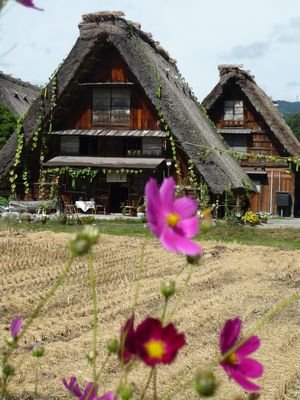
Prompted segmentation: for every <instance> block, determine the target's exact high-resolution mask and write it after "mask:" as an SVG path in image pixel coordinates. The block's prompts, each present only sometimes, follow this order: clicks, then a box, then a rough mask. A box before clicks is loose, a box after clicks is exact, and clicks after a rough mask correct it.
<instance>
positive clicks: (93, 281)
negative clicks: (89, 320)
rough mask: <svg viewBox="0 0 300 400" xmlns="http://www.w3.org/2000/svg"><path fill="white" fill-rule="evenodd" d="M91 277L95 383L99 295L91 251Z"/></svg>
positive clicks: (95, 374)
mask: <svg viewBox="0 0 300 400" xmlns="http://www.w3.org/2000/svg"><path fill="white" fill-rule="evenodd" d="M88 257H89V275H90V289H91V297H92V303H93V342H92V343H93V344H92V346H93V364H92V365H93V382H96V380H97V369H96V363H97V323H98V316H97V293H96V277H95V270H94V262H93V253H92V252H91V251H89V253H88Z"/></svg>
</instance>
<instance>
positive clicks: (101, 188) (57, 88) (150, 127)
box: [0, 12, 252, 211]
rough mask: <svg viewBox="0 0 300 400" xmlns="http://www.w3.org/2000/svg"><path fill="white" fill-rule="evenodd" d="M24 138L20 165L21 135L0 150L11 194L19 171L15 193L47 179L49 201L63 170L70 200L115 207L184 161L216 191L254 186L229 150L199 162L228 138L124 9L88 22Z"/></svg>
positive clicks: (29, 118) (33, 111) (2, 177)
mask: <svg viewBox="0 0 300 400" xmlns="http://www.w3.org/2000/svg"><path fill="white" fill-rule="evenodd" d="M22 135H23V138H24V147H23V149H22V157H21V158H22V160H21V162H20V163H19V164H18V168H17V169H15V168H14V167H15V165H14V160H15V155H16V151H17V148H18V142H19V137H18V133H17V132H15V133H14V134H13V135H12V137H11V138H10V140H9V141H8V142H7V144H6V145H5V147H4V148H3V150H2V151H1V152H0V189H2V188H7V186H8V185H9V184H10V183H9V182H10V181H11V180H12V179H11V176H10V174H11V173H12V176H13V180H14V182H15V184H16V189H15V185H11V187H14V189H13V190H14V192H16V194H17V195H19V196H20V197H22V196H24V193H25V191H26V190H27V188H28V183H29V187H30V189H32V188H34V190H33V191H32V196H33V197H35V198H36V197H37V196H38V193H39V184H41V183H42V184H43V190H42V192H44V194H46V195H47V194H48V193H49V192H50V191H51V187H52V186H51V185H48V184H49V183H51V182H50V178H51V179H52V180H55V182H57V174H59V175H60V187H59V188H58V191H61V192H63V193H66V192H68V193H66V194H68V195H69V197H70V200H71V201H72V202H74V200H77V199H78V198H81V197H89V198H94V199H96V198H97V197H101V198H102V199H103V198H104V197H105V198H106V201H107V202H108V206H107V207H106V210H108V211H109V210H110V211H117V210H120V205H121V203H124V201H126V199H129V198H130V196H131V195H132V196H133V195H134V196H136V195H141V194H143V191H144V186H145V183H146V181H147V180H148V179H149V177H150V176H154V177H155V178H156V179H157V180H158V182H159V183H160V182H161V181H162V179H163V178H164V177H166V176H170V175H173V176H175V178H176V172H175V165H176V169H177V165H179V166H180V171H181V174H180V175H181V176H180V178H183V180H184V178H186V177H187V174H188V171H189V169H188V161H189V160H190V161H191V162H192V164H193V166H194V173H195V176H196V178H197V179H199V181H200V180H201V181H204V182H206V183H207V185H208V187H209V190H210V192H211V193H212V194H213V195H219V194H221V193H222V192H223V191H224V189H225V188H229V189H232V190H233V191H235V192H236V193H238V192H239V191H242V190H244V182H245V181H248V183H249V184H250V186H251V185H252V184H251V181H250V180H249V178H248V176H247V175H246V174H245V173H244V171H243V170H242V169H241V168H240V166H239V164H238V163H237V162H236V161H235V160H234V159H233V158H232V157H231V156H230V155H229V154H226V153H225V154H223V155H222V156H221V155H220V154H219V153H217V152H213V153H211V154H209V155H208V156H207V158H206V159H205V160H202V159H201V158H200V157H199V146H201V144H202V143H205V145H206V146H208V147H213V146H218V147H219V148H221V149H225V145H224V142H223V141H222V140H221V139H220V137H219V135H218V134H217V133H216V131H215V129H214V128H213V127H212V125H211V124H210V122H209V121H208V119H207V117H206V115H204V113H203V112H202V110H201V108H200V107H199V105H198V102H197V100H196V99H195V96H194V95H193V93H192V90H191V88H190V87H189V85H188V84H187V82H186V81H185V80H184V79H183V78H182V77H181V75H180V73H179V71H178V68H177V66H176V61H175V60H174V59H172V58H171V57H170V55H169V54H168V52H167V51H166V50H164V49H163V48H162V46H161V45H159V43H158V42H156V41H154V40H153V39H152V37H151V35H149V34H147V33H146V32H143V31H142V30H141V28H140V26H139V25H135V24H133V23H132V22H131V21H127V20H126V19H125V18H123V17H122V16H121V15H120V13H114V12H99V13H93V14H87V15H84V16H83V21H82V22H81V23H80V25H79V38H78V39H77V41H76V43H75V45H74V47H73V48H72V50H71V51H70V53H69V55H68V56H67V58H66V59H65V60H64V62H63V63H62V65H61V66H60V67H59V68H58V70H57V71H56V73H55V74H54V75H53V77H52V78H51V80H50V82H49V84H48V85H47V86H46V88H45V91H44V92H43V95H42V96H41V98H39V99H37V100H36V101H35V102H34V103H33V104H32V106H31V107H30V109H29V110H28V113H27V114H26V116H25V118H24V121H23V127H22ZM137 160H139V162H137ZM63 168H64V169H63ZM86 168H87V169H86ZM85 169H86V171H85V172H83V171H84V170H85ZM95 170H96V171H95ZM95 172H97V174H95ZM45 174H46V183H45ZM85 175H88V176H85ZM27 176H28V182H24V180H26V177H27ZM24 177H25V179H24ZM91 177H92V178H93V179H91ZM185 181H186V179H185ZM251 188H252V186H251ZM49 194H50V193H49Z"/></svg>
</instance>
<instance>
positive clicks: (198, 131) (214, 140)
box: [0, 13, 249, 193]
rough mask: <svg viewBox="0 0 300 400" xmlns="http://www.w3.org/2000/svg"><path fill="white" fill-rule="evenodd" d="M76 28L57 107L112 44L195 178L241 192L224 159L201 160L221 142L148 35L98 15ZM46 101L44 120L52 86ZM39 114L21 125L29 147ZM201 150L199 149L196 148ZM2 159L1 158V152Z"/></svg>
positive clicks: (234, 170)
mask: <svg viewBox="0 0 300 400" xmlns="http://www.w3.org/2000/svg"><path fill="white" fill-rule="evenodd" d="M84 19H85V21H84V22H83V23H82V24H80V38H79V39H78V40H77V42H76V44H75V46H74V47H73V49H72V50H71V52H70V54H69V55H68V57H67V58H66V60H65V61H64V63H63V64H62V65H61V66H60V68H59V69H58V71H57V74H56V77H55V79H56V80H57V100H56V102H57V104H58V106H59V104H60V101H61V99H62V98H63V96H64V95H65V94H67V93H68V92H70V91H72V87H75V85H78V80H80V75H82V74H84V71H82V66H83V64H84V63H85V61H86V60H88V59H89V57H94V58H95V57H97V49H98V48H99V46H100V47H101V45H103V44H107V43H110V44H112V45H113V46H114V47H115V48H116V49H117V50H118V51H119V53H120V54H121V56H122V58H123V59H124V60H125V62H126V64H127V65H128V67H129V68H130V70H131V72H132V73H133V75H134V76H135V77H136V79H137V81H138V82H139V84H140V86H141V87H142V88H143V90H144V92H145V93H146V95H147V97H148V98H149V100H150V101H151V103H152V104H153V106H154V107H156V108H157V110H158V111H159V112H161V114H162V115H163V118H164V120H165V122H166V123H167V124H168V126H169V128H170V130H171V132H172V134H173V135H174V137H175V141H176V144H177V145H178V146H179V147H180V148H181V149H182V150H183V152H184V153H185V154H186V155H187V156H188V158H190V159H191V160H192V161H193V162H194V164H195V166H196V168H197V170H198V171H199V173H200V174H201V175H202V176H203V178H204V179H205V181H206V182H207V183H208V185H209V187H210V189H211V191H212V192H214V193H220V192H222V191H223V190H224V189H225V188H231V189H240V188H243V187H244V183H245V181H248V182H249V180H248V177H247V175H246V174H245V173H244V172H243V171H242V169H241V168H240V167H239V165H238V164H237V162H236V161H235V160H234V159H233V158H232V157H231V156H229V155H228V154H226V153H223V154H222V155H220V154H219V153H218V152H214V153H212V154H210V155H208V156H207V157H206V158H205V159H204V160H200V157H199V152H200V150H201V148H211V147H217V148H220V149H224V150H225V149H226V147H225V145H224V143H223V141H222V140H221V138H220V137H219V135H218V134H217V133H216V131H215V129H214V128H213V127H212V125H211V124H210V122H209V120H208V119H207V117H206V116H205V115H204V114H203V112H202V110H201V108H200V105H199V104H198V102H197V100H196V99H195V97H194V95H193V93H192V91H191V89H190V88H189V86H188V85H187V83H186V82H185V81H184V79H183V78H182V77H181V76H180V73H179V72H178V70H177V68H176V66H175V64H174V61H173V60H172V59H170V57H169V55H168V54H167V52H165V51H164V50H163V49H162V48H161V47H160V46H159V45H157V43H155V42H154V41H153V40H152V39H151V38H150V37H149V35H147V34H145V33H144V32H142V31H141V30H140V29H139V28H138V27H136V26H134V25H133V24H132V23H130V22H128V21H126V20H125V19H123V18H120V17H119V16H116V15H112V16H109V17H107V14H106V16H105V15H104V16H103V14H102V15H101V13H100V14H91V15H88V16H85V18H84ZM52 84H53V80H52V81H50V83H49V85H48V91H47V92H48V97H47V99H46V102H45V117H44V118H46V119H47V118H49V115H50V113H51V99H50V97H51V93H50V92H51V85H52ZM38 115H39V102H38V101H36V102H35V103H34V104H33V105H32V107H31V108H30V110H29V112H28V114H27V116H26V118H25V120H24V132H25V138H26V143H28V142H29V141H30V140H31V138H32V136H33V132H34V129H35V126H36V119H37V117H38ZM15 143H16V141H15V142H13V140H12V141H11V142H10V145H9V146H7V148H6V149H4V150H3V151H6V160H3V162H2V160H1V162H0V175H2V176H3V175H5V174H7V173H8V172H9V169H10V168H11V166H12V165H13V160H14V153H15V150H16V147H14V144H15ZM201 146H202V147H201ZM0 157H1V153H0Z"/></svg>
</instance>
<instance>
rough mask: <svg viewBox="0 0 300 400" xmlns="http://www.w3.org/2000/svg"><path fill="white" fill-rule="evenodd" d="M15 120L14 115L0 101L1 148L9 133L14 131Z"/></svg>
mask: <svg viewBox="0 0 300 400" xmlns="http://www.w3.org/2000/svg"><path fill="white" fill-rule="evenodd" d="M16 122H17V120H16V117H14V116H13V114H12V113H11V112H10V110H9V109H8V108H7V107H6V106H5V105H4V104H1V103H0V149H2V147H3V146H4V145H5V143H6V141H7V140H8V138H9V137H10V135H11V134H12V133H13V132H14V129H15V127H16Z"/></svg>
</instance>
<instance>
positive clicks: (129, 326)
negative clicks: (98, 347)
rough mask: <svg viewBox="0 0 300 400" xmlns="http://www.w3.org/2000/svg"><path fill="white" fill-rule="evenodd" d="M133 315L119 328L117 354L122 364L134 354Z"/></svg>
mask: <svg viewBox="0 0 300 400" xmlns="http://www.w3.org/2000/svg"><path fill="white" fill-rule="evenodd" d="M133 326H134V316H132V317H131V318H129V319H128V320H127V321H126V323H125V325H124V326H123V327H122V328H121V335H120V347H119V351H118V356H119V359H120V360H121V361H123V362H124V364H128V363H129V361H130V360H131V359H132V357H133V356H134V354H135V342H134V338H135V331H134V327H133Z"/></svg>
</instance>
